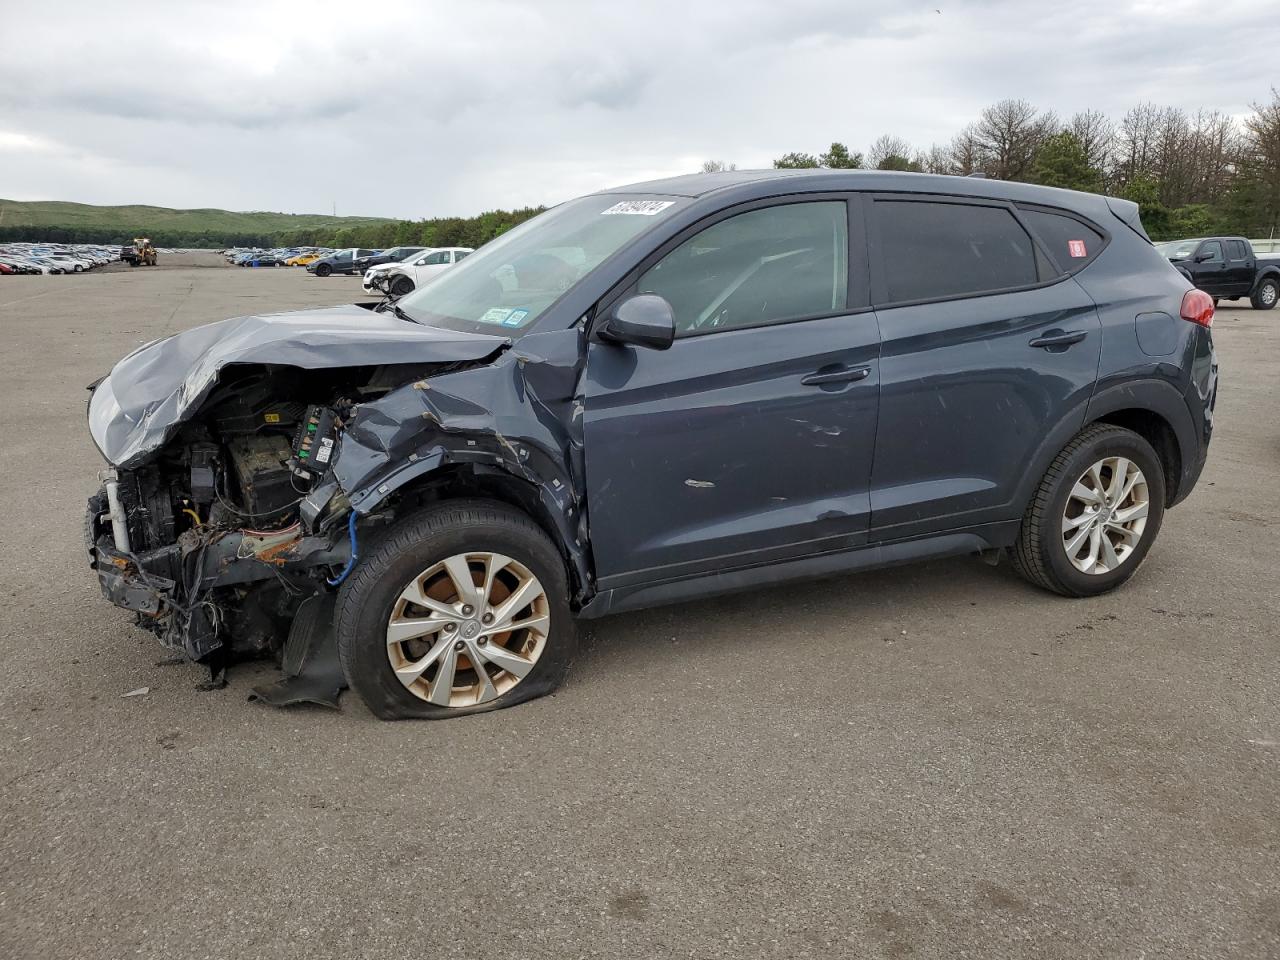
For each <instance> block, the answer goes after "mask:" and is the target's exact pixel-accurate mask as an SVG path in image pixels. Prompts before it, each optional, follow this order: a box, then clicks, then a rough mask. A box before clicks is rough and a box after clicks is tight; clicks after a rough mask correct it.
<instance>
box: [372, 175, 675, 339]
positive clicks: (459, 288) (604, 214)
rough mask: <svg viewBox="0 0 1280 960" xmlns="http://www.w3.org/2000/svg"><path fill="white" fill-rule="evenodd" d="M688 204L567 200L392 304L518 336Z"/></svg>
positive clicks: (436, 322)
mask: <svg viewBox="0 0 1280 960" xmlns="http://www.w3.org/2000/svg"><path fill="white" fill-rule="evenodd" d="M624 197H625V199H624ZM688 203H689V201H688V200H687V199H685V198H683V197H663V196H647V195H637V194H623V195H620V194H595V195H593V196H588V197H580V198H579V199H577V200H570V201H569V202H568V203H562V204H560V206H558V207H553V208H552V209H550V210H548V211H547V212H546V213H543V214H539V215H538V216H536V217H534V218H533V219H532V220H526V221H525V222H524V223H522V224H520V225H519V226H517V227H513V228H512V229H510V230H508V231H507V232H506V233H504V234H502V235H501V236H500V237H497V238H496V239H493V240H490V241H489V242H488V243H486V244H485V245H484V246H483V247H481V248H480V249H479V250H477V251H476V252H475V253H473V254H471V255H470V256H469V257H467V259H466V261H465V262H463V263H460V264H459V265H458V266H457V267H455V268H454V269H452V270H445V271H442V272H441V273H440V275H439V276H438V277H435V278H433V279H432V281H431V282H430V283H428V284H423V285H422V286H420V287H418V289H417V290H415V291H414V292H413V293H411V294H409V295H408V296H405V297H402V298H401V299H400V301H399V302H398V303H397V306H398V307H399V308H400V309H401V310H402V311H404V312H405V313H406V314H408V316H409V317H410V318H411V319H413V320H416V321H417V322H419V323H424V324H427V325H429V326H438V327H444V328H446V329H449V330H466V331H471V332H476V333H498V334H502V335H504V336H518V335H519V334H520V332H521V331H522V330H526V329H528V328H529V327H530V326H531V325H532V324H533V323H534V321H535V320H537V319H538V317H539V316H541V315H542V314H543V313H544V312H545V311H546V309H547V308H548V307H550V306H551V305H552V304H553V303H555V302H556V301H557V300H559V299H560V297H561V296H562V295H563V294H564V293H565V291H567V290H568V289H569V288H570V287H572V286H574V285H575V284H576V283H578V281H580V280H581V279H582V278H583V277H585V276H586V275H587V274H588V273H590V272H591V271H592V270H594V269H595V268H596V267H598V266H599V265H600V264H602V263H603V262H604V261H605V260H606V259H608V258H609V257H611V256H612V255H613V254H615V253H618V252H619V251H620V250H622V249H623V247H625V246H626V245H627V244H629V243H631V242H632V241H633V240H635V239H636V238H637V237H639V236H640V235H641V234H643V233H645V232H646V231H649V230H652V229H653V228H654V227H655V226H656V225H657V224H660V223H662V222H663V221H665V220H666V219H667V218H668V217H670V216H671V214H672V213H674V212H675V211H677V210H679V209H680V208H681V207H682V206H685V205H687V204H688ZM443 252H444V253H445V255H446V256H447V255H448V251H443ZM445 262H446V263H447V262H448V261H447V260H446V261H445Z"/></svg>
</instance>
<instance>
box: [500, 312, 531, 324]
mask: <svg viewBox="0 0 1280 960" xmlns="http://www.w3.org/2000/svg"><path fill="white" fill-rule="evenodd" d="M528 315H529V311H528V310H512V311H511V312H510V313H508V314H507V319H505V320H503V321H502V325H503V326H504V327H518V326H520V324H522V323H524V318H525V317H527V316H528Z"/></svg>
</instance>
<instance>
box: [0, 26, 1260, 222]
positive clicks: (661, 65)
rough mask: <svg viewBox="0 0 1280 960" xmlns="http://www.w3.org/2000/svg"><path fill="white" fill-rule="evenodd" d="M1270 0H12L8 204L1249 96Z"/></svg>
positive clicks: (804, 139) (325, 193)
mask: <svg viewBox="0 0 1280 960" xmlns="http://www.w3.org/2000/svg"><path fill="white" fill-rule="evenodd" d="M1268 9H1270V4H1267V3H1265V2H1262V0H1212V2H1208V0H1196V2H1192V0H1158V2H1156V0H1142V2H1129V0H1103V2H1095V0H1074V2H1043V0H1022V2H1011V0H984V2H956V0H927V2H923V3H920V2H915V0H895V2H889V3H886V2H884V0H872V2H862V0H631V2H621V0H599V2H585V0H582V2H578V0H520V2H516V0H449V2H439V0H418V2H404V3H400V2H393V0H369V2H363V3H362V2H343V3H330V2H328V0H291V2H285V3H276V2H272V0H255V2H252V3H239V2H227V0H223V2H219V3H208V4H203V3H195V2H191V3H170V2H166V3H159V4H155V5H152V6H149V5H148V4H146V3H139V2H128V3H103V2H100V0H97V2H93V3H79V2H75V0H59V2H57V3H53V2H27V3H18V2H15V0H0V23H2V24H3V27H2V29H0V197H5V198H8V199H20V200H35V199H57V200H79V201H83V202H88V203H112V204H114V203H154V204H159V205H163V206H174V207H222V208H228V209H234V210H284V211H289V212H295V213H307V212H315V213H320V212H329V211H330V210H331V209H332V208H333V206H334V205H335V204H336V207H337V211H338V213H340V214H370V215H383V216H400V217H412V218H416V217H423V216H437V215H449V214H471V213H476V212H479V211H480V210H483V209H490V208H493V207H510V206H518V205H525V204H535V203H551V202H557V201H560V200H563V199H566V198H568V197H571V196H575V195H577V194H580V193H585V192H588V191H591V190H594V189H598V188H601V187H604V186H608V185H611V184H619V183H626V182H629V181H634V180H639V179H645V178H649V177H653V176H662V175H666V174H671V173H683V172H690V171H693V170H696V169H697V168H698V166H699V165H700V164H701V162H702V161H703V160H706V159H711V158H715V159H722V160H728V161H732V162H735V163H737V164H738V165H739V166H740V167H760V166H769V165H770V161H771V160H772V158H773V157H776V156H778V155H780V154H782V153H785V152H787V151H790V150H805V151H809V152H818V151H820V150H822V149H824V148H825V146H826V145H827V144H828V143H830V142H831V141H832V140H841V141H843V142H845V143H847V144H848V145H849V146H850V147H851V148H854V149H865V148H866V146H867V145H868V144H870V143H871V141H872V140H874V139H875V138H876V137H877V136H879V135H880V134H882V133H893V134H897V135H899V136H902V137H905V138H907V139H908V140H909V141H911V142H912V143H914V144H916V145H917V146H919V147H927V146H928V145H929V144H930V143H932V142H939V143H941V142H945V141H946V140H948V139H949V138H950V137H951V135H952V134H954V133H955V132H956V131H957V130H958V129H959V128H960V127H961V126H963V125H964V124H965V123H967V122H968V121H970V120H972V119H973V118H974V117H975V115H976V114H977V113H978V111H979V110H981V109H982V107H983V106H985V105H987V104H989V103H991V102H993V101H995V100H998V99H1000V98H1002V97H1022V98H1024V99H1027V100H1030V101H1031V102H1032V103H1034V104H1036V105H1037V106H1040V107H1047V108H1052V109H1055V110H1056V111H1058V112H1059V113H1060V114H1070V113H1071V112H1073V111H1075V110H1080V109H1085V108H1089V107H1093V108H1097V109H1101V110H1105V111H1107V112H1109V113H1112V114H1114V115H1115V116H1117V117H1118V116H1119V115H1120V114H1122V113H1123V112H1124V110H1125V109H1127V108H1128V107H1129V106H1131V105H1133V104H1134V103H1136V102H1139V101H1142V100H1151V101H1154V102H1156V103H1160V104H1167V105H1174V106H1180V107H1183V108H1184V109H1186V110H1188V111H1192V112H1194V111H1195V110H1197V109H1201V108H1204V109H1217V110H1222V111H1225V112H1227V113H1231V114H1237V115H1238V114H1244V113H1247V112H1248V110H1249V104H1250V103H1251V102H1253V101H1259V100H1263V99H1266V98H1267V97H1268V87H1269V86H1270V85H1271V84H1273V83H1277V82H1278V81H1280V66H1278V64H1280V59H1277V57H1278V56H1280V53H1278V52H1277V51H1278V50H1280V42H1277V41H1280V26H1277V24H1280V20H1277V19H1276V18H1275V17H1274V16H1270V17H1269V20H1270V22H1271V24H1272V25H1271V26H1266V27H1264V26H1261V24H1263V23H1265V22H1266V21H1267V19H1268V18H1267V17H1263V16H1260V14H1263V13H1264V12H1265V11H1266V10H1268Z"/></svg>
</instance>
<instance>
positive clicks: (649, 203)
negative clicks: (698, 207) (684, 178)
mask: <svg viewBox="0 0 1280 960" xmlns="http://www.w3.org/2000/svg"><path fill="white" fill-rule="evenodd" d="M673 203H675V201H674V200H623V201H622V202H621V203H615V204H614V205H613V206H612V207H610V208H609V209H608V210H601V211H600V214H601V215H602V216H603V215H604V214H608V213H630V214H637V215H639V216H642V217H652V216H654V215H655V214H659V213H661V212H662V211H663V210H665V209H667V207H669V206H671V205H672V204H673Z"/></svg>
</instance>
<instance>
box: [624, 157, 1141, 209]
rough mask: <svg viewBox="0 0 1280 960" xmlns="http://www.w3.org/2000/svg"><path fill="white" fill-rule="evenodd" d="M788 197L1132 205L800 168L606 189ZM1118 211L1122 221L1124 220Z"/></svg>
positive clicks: (977, 182)
mask: <svg viewBox="0 0 1280 960" xmlns="http://www.w3.org/2000/svg"><path fill="white" fill-rule="evenodd" d="M779 186H781V187H784V188H786V190H787V191H788V192H790V191H792V190H794V192H796V193H804V192H820V191H825V190H831V191H836V190H872V191H884V192H888V193H895V192H906V193H939V194H951V195H959V196H968V197H978V198H988V199H997V200H1014V201H1021V202H1024V203H1043V204H1046V205H1049V206H1056V207H1066V208H1068V209H1072V210H1085V209H1089V210H1092V211H1094V212H1095V216H1096V215H1097V213H1098V212H1099V211H1100V210H1101V209H1103V208H1101V207H1099V204H1100V203H1101V204H1103V205H1104V206H1105V204H1106V203H1108V202H1110V203H1111V204H1112V206H1113V208H1114V207H1115V206H1116V205H1117V204H1122V205H1124V206H1126V207H1127V206H1128V205H1129V204H1128V202H1127V201H1118V200H1116V199H1114V198H1108V199H1104V198H1103V197H1101V196H1100V195H1099V194H1091V193H1082V192H1080V191H1077V190H1063V189H1061V188H1058V187H1042V186H1040V185H1038V184H1031V183H1017V182H1014V181H1009V180H990V179H987V178H985V177H956V176H946V175H942V174H931V173H906V172H900V171H896V170H826V169H820V168H812V167H807V168H799V169H785V170H725V171H721V172H719V173H690V174H685V175H683V176H678V177H667V178H665V179H662V180H648V181H644V182H641V183H631V184H626V185H625V186H620V187H613V188H610V189H608V190H601V191H599V193H601V194H613V193H643V194H651V195H652V194H657V195H659V196H663V195H665V196H672V197H690V198H697V197H705V196H708V195H710V194H715V193H723V194H730V195H734V196H739V195H741V197H742V198H743V199H747V198H750V197H757V196H768V195H770V194H771V193H776V188H777V187H779ZM1119 215H1120V214H1119V212H1117V216H1119Z"/></svg>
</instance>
